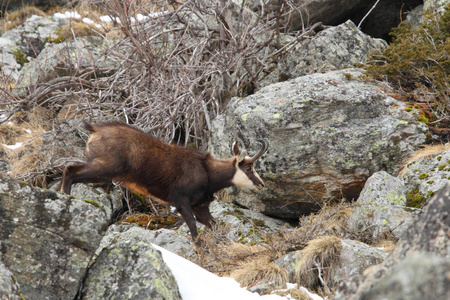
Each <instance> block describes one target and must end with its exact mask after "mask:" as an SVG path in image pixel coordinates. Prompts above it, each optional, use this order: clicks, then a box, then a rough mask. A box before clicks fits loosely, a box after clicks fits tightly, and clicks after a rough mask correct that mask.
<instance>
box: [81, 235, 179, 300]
mask: <svg viewBox="0 0 450 300" xmlns="http://www.w3.org/2000/svg"><path fill="white" fill-rule="evenodd" d="M115 229H117V228H112V230H108V233H107V234H106V236H105V238H106V240H108V241H109V243H107V245H106V244H103V245H102V247H103V248H102V249H101V250H100V249H99V254H98V256H97V257H96V258H95V260H94V262H93V265H92V266H91V267H90V269H89V271H88V274H87V277H86V279H85V281H84V286H83V291H82V299H174V300H175V299H181V296H180V293H179V290H178V285H177V283H176V280H175V278H174V277H173V274H172V272H171V271H170V269H169V267H168V266H167V265H166V264H165V262H164V260H163V258H162V255H161V252H159V251H158V250H156V249H155V248H154V247H153V246H152V245H151V242H150V241H151V239H152V238H151V237H149V236H148V234H149V233H150V232H149V231H148V230H145V229H142V228H138V227H131V228H128V230H124V231H122V230H119V231H117V230H115ZM109 236H111V237H109Z"/></svg>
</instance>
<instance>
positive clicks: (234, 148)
mask: <svg viewBox="0 0 450 300" xmlns="http://www.w3.org/2000/svg"><path fill="white" fill-rule="evenodd" d="M231 151H232V152H233V154H234V155H239V154H240V153H241V150H240V149H239V145H238V140H235V141H234V142H233V144H232V145H231Z"/></svg>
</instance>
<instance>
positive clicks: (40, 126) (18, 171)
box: [0, 113, 49, 187]
mask: <svg viewBox="0 0 450 300" xmlns="http://www.w3.org/2000/svg"><path fill="white" fill-rule="evenodd" d="M44 118H45V117H44V115H42V116H41V117H39V116H37V115H36V114H34V113H22V114H20V115H17V116H16V118H15V121H14V122H12V123H4V124H2V125H1V126H0V133H1V134H0V150H2V152H3V153H5V154H6V160H7V161H8V162H9V163H10V164H9V170H10V175H12V176H14V177H18V178H23V177H21V176H26V174H30V173H33V172H38V171H39V170H40V169H41V168H42V167H43V165H44V164H45V162H46V161H47V160H48V159H49V158H48V157H47V155H48V153H44V152H43V151H41V149H42V141H43V134H44V133H45V132H46V131H47V130H48V128H49V127H48V125H47V123H46V121H45V120H44ZM17 143H22V147H19V148H17V149H9V148H8V147H6V146H5V145H16V144H17ZM30 183H31V184H32V185H35V186H39V187H46V185H47V177H46V175H45V174H41V175H39V176H37V177H35V178H34V179H33V180H32V181H31V182H30Z"/></svg>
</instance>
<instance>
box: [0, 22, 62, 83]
mask: <svg viewBox="0 0 450 300" xmlns="http://www.w3.org/2000/svg"><path fill="white" fill-rule="evenodd" d="M66 23H67V20H66V19H56V18H53V17H42V16H37V15H33V16H31V17H29V18H28V19H26V20H25V21H24V22H23V24H21V25H19V26H17V27H15V28H13V29H11V30H9V31H7V32H6V33H5V34H4V35H3V36H2V37H0V54H1V56H0V66H1V68H0V69H1V72H2V73H3V74H4V75H5V76H7V77H10V79H12V80H18V78H19V70H20V69H21V68H22V65H23V64H24V63H25V62H27V61H29V60H30V59H31V58H34V57H37V56H38V55H39V53H40V52H41V51H42V49H43V48H44V45H45V44H46V43H47V42H49V41H51V40H53V39H55V38H57V37H58V33H57V32H58V30H59V29H60V28H61V27H62V26H63V25H64V24H66ZM17 58H20V59H19V61H17Z"/></svg>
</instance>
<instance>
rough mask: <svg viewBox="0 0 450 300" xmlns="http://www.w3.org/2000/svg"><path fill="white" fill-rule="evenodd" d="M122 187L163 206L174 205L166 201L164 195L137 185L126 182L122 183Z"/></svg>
mask: <svg viewBox="0 0 450 300" xmlns="http://www.w3.org/2000/svg"><path fill="white" fill-rule="evenodd" d="M122 185H123V186H124V187H126V188H127V189H129V190H132V191H133V192H135V193H138V194H142V195H145V196H147V197H149V198H152V199H155V200H156V201H158V202H159V203H161V204H164V205H170V204H172V203H169V202H168V201H166V200H165V198H166V197H164V196H163V195H159V194H158V193H155V192H153V193H152V192H150V191H149V190H148V189H147V188H146V187H144V186H142V185H139V184H137V183H134V182H127V181H125V182H122Z"/></svg>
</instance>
